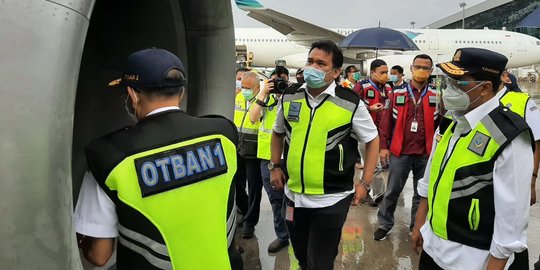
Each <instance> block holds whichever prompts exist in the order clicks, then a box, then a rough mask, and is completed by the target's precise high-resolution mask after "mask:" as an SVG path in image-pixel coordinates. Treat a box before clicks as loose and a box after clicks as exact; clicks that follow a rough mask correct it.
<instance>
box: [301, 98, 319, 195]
mask: <svg viewBox="0 0 540 270" xmlns="http://www.w3.org/2000/svg"><path fill="white" fill-rule="evenodd" d="M323 102H324V101H323ZM321 104H322V102H321ZM317 107H318V106H317ZM317 107H315V108H313V112H312V113H311V114H310V116H309V124H308V128H307V132H306V138H305V140H304V147H303V148H302V157H301V158H302V163H300V183H302V193H304V192H305V188H306V186H305V184H304V163H305V162H306V160H305V156H306V148H307V142H308V138H309V131H310V130H311V122H313V117H314V116H315V112H316V111H317Z"/></svg>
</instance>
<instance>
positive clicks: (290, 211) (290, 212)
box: [285, 205, 294, 222]
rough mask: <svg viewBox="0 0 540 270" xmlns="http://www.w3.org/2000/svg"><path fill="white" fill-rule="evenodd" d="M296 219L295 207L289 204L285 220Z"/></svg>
mask: <svg viewBox="0 0 540 270" xmlns="http://www.w3.org/2000/svg"><path fill="white" fill-rule="evenodd" d="M293 219H294V207H293V206H290V205H287V212H286V213H285V220H287V221H291V222H292V221H293Z"/></svg>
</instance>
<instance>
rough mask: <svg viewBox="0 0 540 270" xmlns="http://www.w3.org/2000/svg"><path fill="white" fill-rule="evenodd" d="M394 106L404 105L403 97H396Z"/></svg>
mask: <svg viewBox="0 0 540 270" xmlns="http://www.w3.org/2000/svg"><path fill="white" fill-rule="evenodd" d="M396 105H397V106H403V105H405V96H397V97H396Z"/></svg>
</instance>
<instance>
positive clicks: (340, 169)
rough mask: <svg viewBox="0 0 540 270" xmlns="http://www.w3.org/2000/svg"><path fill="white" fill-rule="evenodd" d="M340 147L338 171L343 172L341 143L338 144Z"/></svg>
mask: <svg viewBox="0 0 540 270" xmlns="http://www.w3.org/2000/svg"><path fill="white" fill-rule="evenodd" d="M338 147H339V168H338V170H339V171H340V172H342V171H343V145H342V144H341V143H340V144H338Z"/></svg>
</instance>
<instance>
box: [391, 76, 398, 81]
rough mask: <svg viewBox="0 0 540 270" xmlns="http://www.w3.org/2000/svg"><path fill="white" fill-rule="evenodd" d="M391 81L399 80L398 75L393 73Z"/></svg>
mask: <svg viewBox="0 0 540 270" xmlns="http://www.w3.org/2000/svg"><path fill="white" fill-rule="evenodd" d="M390 81H392V82H397V81H398V77H397V75H392V74H390Z"/></svg>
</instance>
